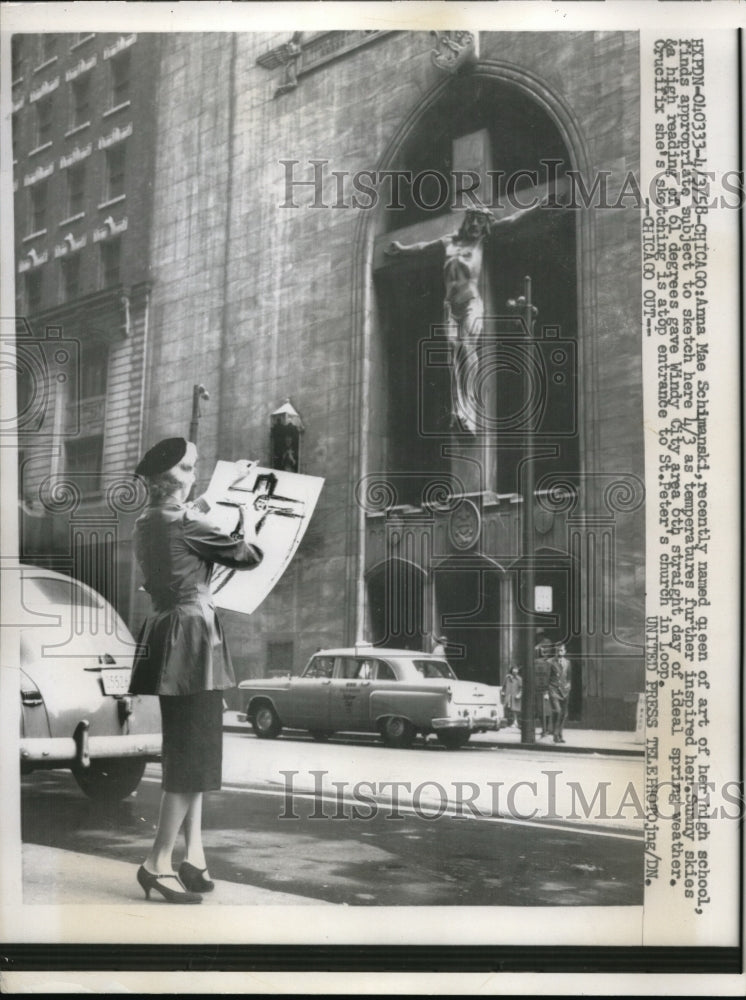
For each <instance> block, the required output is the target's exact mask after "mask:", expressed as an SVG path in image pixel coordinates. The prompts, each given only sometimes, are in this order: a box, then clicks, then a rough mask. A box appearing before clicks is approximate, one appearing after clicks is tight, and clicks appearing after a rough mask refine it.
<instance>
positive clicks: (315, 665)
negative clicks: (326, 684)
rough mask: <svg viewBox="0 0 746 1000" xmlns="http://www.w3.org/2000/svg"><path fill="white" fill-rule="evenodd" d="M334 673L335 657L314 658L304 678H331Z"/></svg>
mask: <svg viewBox="0 0 746 1000" xmlns="http://www.w3.org/2000/svg"><path fill="white" fill-rule="evenodd" d="M333 671H334V657H332V656H314V658H313V659H312V660H311V662H310V663H309V664H308V666H307V667H306V670H305V673H304V674H303V676H304V677H331V676H332V673H333Z"/></svg>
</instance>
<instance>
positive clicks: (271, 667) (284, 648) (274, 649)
mask: <svg viewBox="0 0 746 1000" xmlns="http://www.w3.org/2000/svg"><path fill="white" fill-rule="evenodd" d="M292 672H293V643H292V641H290V642H287V641H282V642H268V643H267V673H268V674H269V675H270V676H271V675H272V674H290V673H292Z"/></svg>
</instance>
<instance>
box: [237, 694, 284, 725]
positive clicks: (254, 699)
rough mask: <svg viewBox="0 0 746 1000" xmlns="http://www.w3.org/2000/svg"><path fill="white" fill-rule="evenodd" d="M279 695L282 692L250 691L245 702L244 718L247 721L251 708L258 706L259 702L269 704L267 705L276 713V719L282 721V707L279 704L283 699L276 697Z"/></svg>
mask: <svg viewBox="0 0 746 1000" xmlns="http://www.w3.org/2000/svg"><path fill="white" fill-rule="evenodd" d="M281 694H282V692H277V691H252V692H251V693H250V695H249V699H248V701H247V702H246V718H247V720H248V719H249V717H250V716H251V712H252V707H253V706H254V705H256V704H258V703H259V702H263V701H266V702H269V704H270V705H271V706H272V708H274V710H275V712H277V715H278V717H279V718H280V720H281V721H282V717H283V715H282V705H281V704H280V702H281V701H283V700H284V699H282V698H280V697H278V695H281Z"/></svg>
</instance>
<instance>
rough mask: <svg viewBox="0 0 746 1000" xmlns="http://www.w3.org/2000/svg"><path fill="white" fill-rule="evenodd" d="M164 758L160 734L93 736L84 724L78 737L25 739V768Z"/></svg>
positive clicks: (22, 758)
mask: <svg viewBox="0 0 746 1000" xmlns="http://www.w3.org/2000/svg"><path fill="white" fill-rule="evenodd" d="M160 755H161V734H160V733H136V734H134V735H124V736H91V735H90V734H89V732H88V725H87V723H81V724H80V725H79V726H78V728H77V729H76V730H75V735H74V736H59V737H49V738H43V737H42V738H38V737H37V738H34V739H21V764H25V765H29V764H30V765H35V764H48V765H54V764H69V765H75V766H77V767H87V766H88V765H89V764H90V762H91V760H96V759H101V758H108V759H111V758H113V757H148V758H153V759H156V758H158V757H160Z"/></svg>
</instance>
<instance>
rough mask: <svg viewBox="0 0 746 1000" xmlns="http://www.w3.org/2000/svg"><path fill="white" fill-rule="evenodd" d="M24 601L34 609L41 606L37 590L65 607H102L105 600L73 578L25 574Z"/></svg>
mask: <svg viewBox="0 0 746 1000" xmlns="http://www.w3.org/2000/svg"><path fill="white" fill-rule="evenodd" d="M23 582H24V584H26V583H29V584H31V586H24V589H23V603H24V605H25V606H26V607H27V608H30V609H33V608H34V607H39V606H40V601H39V599H38V597H37V595H36V593H35V590H39V591H41V593H42V594H43V595H44V597H46V599H47V600H48V601H49V602H50V603H52V604H61V605H63V606H64V607H68V608H72V607H73V605H77V606H78V607H82V608H102V607H103V606H104V604H103V600H102V599H101V598H98V599H97V597H96V595H95V594H93V593H91V592H89V591H87V590H84V589H83V588H82V587H79V586H78V585H77V583H75V582H74V581H73V580H55V579H54V578H53V577H51V576H25V577H24V578H23Z"/></svg>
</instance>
